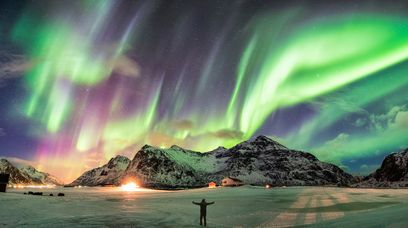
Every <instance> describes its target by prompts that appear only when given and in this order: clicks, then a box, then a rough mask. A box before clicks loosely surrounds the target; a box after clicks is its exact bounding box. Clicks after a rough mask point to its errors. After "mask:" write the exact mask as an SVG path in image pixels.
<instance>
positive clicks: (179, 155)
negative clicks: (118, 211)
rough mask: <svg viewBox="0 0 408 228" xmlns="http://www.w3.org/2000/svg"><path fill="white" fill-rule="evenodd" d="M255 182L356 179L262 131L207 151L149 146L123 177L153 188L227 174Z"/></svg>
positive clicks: (184, 184)
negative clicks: (254, 135)
mask: <svg viewBox="0 0 408 228" xmlns="http://www.w3.org/2000/svg"><path fill="white" fill-rule="evenodd" d="M227 176H231V177H235V178H238V179H241V180H242V181H244V183H246V184H255V185H264V184H272V185H275V186H276V185H280V186H281V185H287V186H289V185H350V184H352V183H354V182H355V179H354V177H353V176H351V175H350V174H347V173H345V172H344V171H343V170H341V169H340V168H338V167H337V166H335V165H332V164H328V163H324V162H320V161H319V160H318V159H317V158H316V157H314V156H313V155H312V154H310V153H306V152H301V151H295V150H290V149H288V148H287V147H285V146H283V145H281V144H279V143H277V142H275V141H274V140H272V139H269V138H267V137H265V136H259V137H257V138H256V139H254V140H250V141H244V142H242V143H240V144H238V145H236V146H234V147H232V148H230V149H226V148H222V147H220V148H217V149H216V150H214V151H210V152H207V153H199V152H194V151H190V150H185V149H183V148H180V147H178V146H172V147H170V148H168V149H161V148H156V147H152V146H148V145H145V146H144V147H142V148H141V149H140V150H139V151H138V152H137V153H136V155H135V157H134V158H133V160H132V162H131V163H130V164H129V166H128V167H127V169H126V171H125V172H124V174H123V177H122V178H129V177H133V178H135V179H137V180H138V182H139V184H141V185H143V186H146V187H153V188H172V187H199V186H206V185H207V183H208V182H210V181H216V182H220V181H221V180H222V179H223V178H224V177H227Z"/></svg>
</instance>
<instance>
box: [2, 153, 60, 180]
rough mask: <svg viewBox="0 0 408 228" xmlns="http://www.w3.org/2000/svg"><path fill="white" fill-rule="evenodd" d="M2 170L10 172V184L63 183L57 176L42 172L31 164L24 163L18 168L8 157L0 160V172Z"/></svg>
mask: <svg viewBox="0 0 408 228" xmlns="http://www.w3.org/2000/svg"><path fill="white" fill-rule="evenodd" d="M17 165H18V164H17ZM1 172H3V173H9V174H10V182H9V183H10V184H39V185H47V184H55V185H60V184H61V182H60V181H59V180H58V179H57V178H56V177H54V176H52V175H50V174H48V173H44V172H40V171H38V170H36V169H35V168H34V167H32V166H29V165H23V166H21V168H17V167H16V166H15V165H14V164H12V163H10V162H9V161H8V160H7V159H1V160H0V173H1Z"/></svg>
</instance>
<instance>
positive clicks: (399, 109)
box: [368, 105, 408, 131]
mask: <svg viewBox="0 0 408 228" xmlns="http://www.w3.org/2000/svg"><path fill="white" fill-rule="evenodd" d="M368 121H369V122H368V124H369V126H370V128H372V129H374V130H377V131H385V130H388V129H392V128H401V127H404V126H407V124H408V108H407V106H406V105H403V106H394V107H392V108H391V109H390V110H389V111H388V112H387V113H384V114H378V115H376V114H371V115H370V116H369V117H368Z"/></svg>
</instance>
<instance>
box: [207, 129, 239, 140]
mask: <svg viewBox="0 0 408 228" xmlns="http://www.w3.org/2000/svg"><path fill="white" fill-rule="evenodd" d="M211 134H212V135H213V136H214V137H217V138H222V139H241V138H242V136H243V133H242V132H241V131H237V130H231V129H222V130H219V131H216V132H213V133H211Z"/></svg>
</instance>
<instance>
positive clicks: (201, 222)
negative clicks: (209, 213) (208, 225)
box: [200, 215, 203, 226]
mask: <svg viewBox="0 0 408 228" xmlns="http://www.w3.org/2000/svg"><path fill="white" fill-rule="evenodd" d="M200 225H201V226H202V225H203V215H200Z"/></svg>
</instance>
